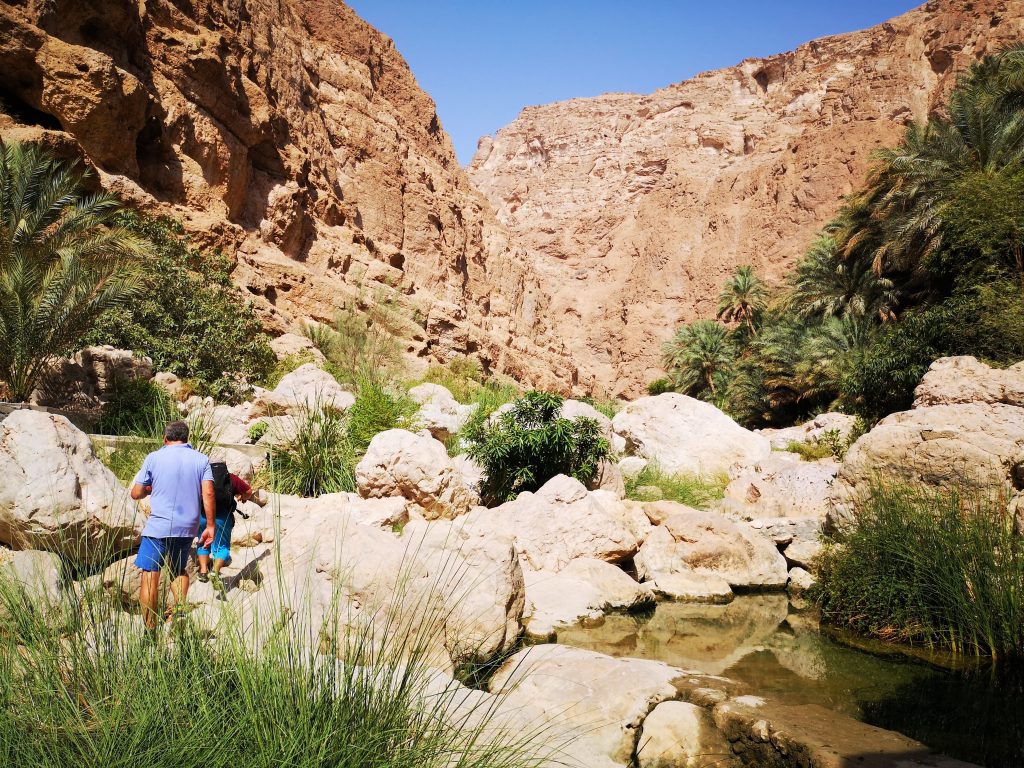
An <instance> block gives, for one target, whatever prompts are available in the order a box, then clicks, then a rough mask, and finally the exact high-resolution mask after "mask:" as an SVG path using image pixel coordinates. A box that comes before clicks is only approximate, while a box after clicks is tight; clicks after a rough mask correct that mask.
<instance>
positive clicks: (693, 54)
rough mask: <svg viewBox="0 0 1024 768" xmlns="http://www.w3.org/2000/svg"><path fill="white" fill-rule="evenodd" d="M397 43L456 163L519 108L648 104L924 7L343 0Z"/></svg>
mask: <svg viewBox="0 0 1024 768" xmlns="http://www.w3.org/2000/svg"><path fill="white" fill-rule="evenodd" d="M348 2H349V4H350V5H351V6H352V7H353V8H354V9H355V10H356V12H357V13H358V14H359V15H360V16H362V17H363V18H364V19H366V20H367V21H368V22H370V23H371V24H373V25H374V26H375V27H377V29H379V30H381V31H382V32H384V33H385V34H386V35H390V36H391V37H392V38H394V40H395V44H396V45H397V46H398V50H399V51H401V53H402V54H403V55H404V56H405V58H406V60H407V61H408V62H409V65H410V66H411V67H412V71H413V74H414V75H415V76H416V79H417V80H418V81H419V84H420V86H421V87H422V88H423V89H424V90H425V91H426V92H427V93H429V94H430V95H431V96H432V97H433V98H434V101H436V102H437V111H438V114H439V115H440V117H441V122H442V124H443V125H444V127H445V129H446V130H447V131H448V133H449V134H450V135H451V137H452V141H453V142H454V143H455V151H456V152H457V153H458V156H459V162H461V163H462V164H463V165H465V164H466V163H468V162H469V160H470V159H471V158H472V156H473V152H474V151H475V150H476V143H477V140H478V139H479V138H480V137H481V136H484V135H487V134H493V133H494V132H495V131H497V130H498V129H499V128H501V127H502V126H503V125H506V124H507V123H509V122H511V121H512V120H514V119H515V117H516V115H518V114H519V110H521V109H522V108H523V107H524V106H527V105H532V104H546V103H548V102H552V101H561V100H564V99H570V98H573V97H577V96H595V95H598V94H601V93H607V92H609V91H633V92H638V93H649V92H650V91H653V90H656V89H658V88H661V87H662V86H665V85H668V84H670V83H675V82H679V81H680V80H685V79H687V78H689V77H692V76H693V75H695V74H697V73H698V72H703V71H705V70H709V69H718V68H720V67H727V66H730V65H732V64H735V63H737V62H739V61H741V60H742V59H745V58H748V57H751V56H767V55H770V54H773V53H780V52H782V51H788V50H790V49H792V48H795V47H796V46H797V45H799V44H800V43H805V42H807V41H808V40H812V39H814V38H816V37H822V36H824V35H832V34H838V33H841V32H850V31H852V30H855V29H864V28H865V27H870V26H873V25H875V24H878V23H880V22H882V21H885V20H886V19H889V18H892V17H893V16H897V15H899V14H901V13H903V12H905V11H908V10H910V9H911V8H913V7H915V6H917V5H919V4H920V3H921V2H923V0H775V2H765V0H718V2H714V0H676V1H675V2H672V1H671V0H633V2H629V0H618V1H615V0H549V1H548V2H544V1H543V0H519V1H518V2H499V1H498V0H476V1H475V2H474V1H473V0H348Z"/></svg>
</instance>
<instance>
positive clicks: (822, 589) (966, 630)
mask: <svg viewBox="0 0 1024 768" xmlns="http://www.w3.org/2000/svg"><path fill="white" fill-rule="evenodd" d="M811 595H812V597H813V598H814V599H815V601H816V602H817V604H818V606H819V607H820V609H821V612H822V617H823V619H825V620H826V621H828V622H830V623H832V624H837V625H841V626H844V627H849V628H852V629H854V630H856V631H858V632H862V633H865V634H869V635H873V636H876V637H880V638H883V639H886V640H894V641H900V642H907V643H927V644H932V645H936V646H940V647H943V648H946V649H949V650H952V651H954V652H957V653H963V654H977V655H985V656H993V657H1017V658H1020V657H1024V541H1022V540H1021V539H1020V538H1019V537H1018V536H1016V535H1015V534H1014V531H1013V521H1012V520H1011V519H1010V517H1009V515H1008V514H1007V512H1006V507H1005V503H1000V501H999V500H995V499H993V500H989V499H976V498H967V497H964V496H962V495H960V494H958V493H955V492H942V493H939V492H933V491H927V490H922V489H917V488H906V487H891V486H879V487H876V488H875V489H874V492H873V494H872V497H871V499H870V501H869V502H868V504H867V505H866V508H865V509H864V510H863V511H862V513H861V515H860V517H859V518H858V521H857V523H856V524H855V526H854V527H853V528H852V530H850V531H849V532H848V533H847V534H845V535H843V536H841V537H838V538H836V539H835V540H834V541H832V542H831V543H830V544H829V545H828V546H827V547H826V549H825V552H824V554H823V556H822V558H821V561H820V570H819V574H818V584H817V585H816V587H815V588H814V590H813V591H812V593H811Z"/></svg>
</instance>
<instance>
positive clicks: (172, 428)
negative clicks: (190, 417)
mask: <svg viewBox="0 0 1024 768" xmlns="http://www.w3.org/2000/svg"><path fill="white" fill-rule="evenodd" d="M164 439H166V440H167V442H169V443H187V442H188V424H186V423H185V422H184V421H172V422H171V423H170V424H168V425H167V426H166V427H165V428H164Z"/></svg>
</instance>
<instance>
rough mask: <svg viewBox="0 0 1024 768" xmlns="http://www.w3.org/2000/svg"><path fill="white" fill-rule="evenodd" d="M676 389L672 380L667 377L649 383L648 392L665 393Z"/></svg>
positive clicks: (654, 393)
mask: <svg viewBox="0 0 1024 768" xmlns="http://www.w3.org/2000/svg"><path fill="white" fill-rule="evenodd" d="M675 391H676V389H675V387H674V386H673V385H672V382H671V381H670V380H669V379H666V378H661V379H655V380H654V381H652V382H651V383H650V384H648V385H647V394H648V395H652V396H655V395H663V394H665V393H666V392H675Z"/></svg>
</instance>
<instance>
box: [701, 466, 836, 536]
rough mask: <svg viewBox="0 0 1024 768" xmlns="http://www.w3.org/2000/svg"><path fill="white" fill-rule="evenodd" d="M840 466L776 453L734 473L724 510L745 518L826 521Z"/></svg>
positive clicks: (728, 486)
mask: <svg viewBox="0 0 1024 768" xmlns="http://www.w3.org/2000/svg"><path fill="white" fill-rule="evenodd" d="M838 471H839V464H838V463H837V462H835V461H832V460H830V459H822V460H820V461H815V462H807V461H801V460H800V459H799V458H797V457H796V456H795V455H792V454H785V453H772V454H771V455H770V456H768V457H767V458H765V459H764V460H762V461H759V462H757V463H756V464H753V465H752V466H748V467H743V468H740V469H737V470H736V471H734V472H733V479H732V480H731V481H730V482H729V484H728V485H727V486H726V488H725V497H724V499H723V500H722V501H721V502H720V507H721V508H722V509H725V510H728V511H729V512H734V513H736V514H738V515H741V516H742V517H745V518H748V519H749V518H754V517H811V518H816V519H818V520H824V518H825V514H826V513H827V512H828V509H829V496H830V494H831V491H832V482H833V480H834V479H835V476H836V473H837V472H838Z"/></svg>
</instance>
